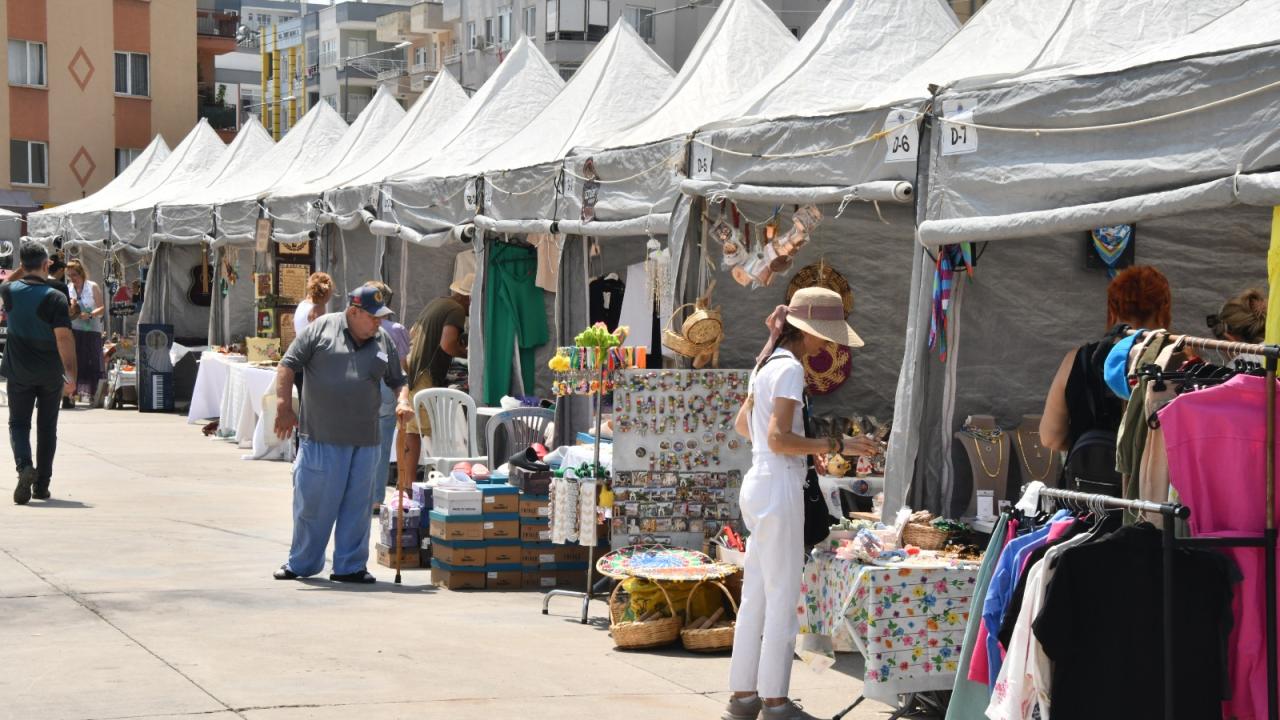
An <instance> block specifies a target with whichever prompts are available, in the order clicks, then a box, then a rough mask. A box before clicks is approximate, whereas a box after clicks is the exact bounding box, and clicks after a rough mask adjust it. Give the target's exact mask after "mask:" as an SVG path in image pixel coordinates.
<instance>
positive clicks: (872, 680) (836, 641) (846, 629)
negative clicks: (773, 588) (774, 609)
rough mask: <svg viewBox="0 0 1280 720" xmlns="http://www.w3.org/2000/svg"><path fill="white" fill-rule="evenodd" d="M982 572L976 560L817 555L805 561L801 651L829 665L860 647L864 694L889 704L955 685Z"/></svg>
mask: <svg viewBox="0 0 1280 720" xmlns="http://www.w3.org/2000/svg"><path fill="white" fill-rule="evenodd" d="M977 576H978V566H977V565H968V564H962V565H950V564H939V565H937V566H903V567H877V566H870V565H861V564H859V563H857V562H854V561H852V560H842V559H840V558H838V557H836V556H834V555H832V554H830V553H818V554H817V555H816V556H815V557H813V558H811V559H810V561H809V563H808V564H807V565H806V566H805V573H804V581H803V583H802V585H801V592H802V597H801V601H800V606H799V608H798V609H797V611H798V613H799V615H800V637H799V638H798V640H797V643H796V648H797V652H799V653H800V656H801V658H802V659H804V660H805V661H806V662H808V663H810V664H811V665H815V666H817V667H827V666H830V665H831V664H832V663H833V662H834V652H835V651H844V650H846V649H856V650H857V651H858V652H859V653H861V654H862V656H863V659H864V661H865V664H866V674H865V676H864V677H863V694H864V695H865V696H866V697H868V698H870V699H873V700H879V701H881V702H885V703H888V704H890V705H896V704H897V696H898V695H901V694H907V693H916V692H927V691H933V690H950V689H951V687H952V684H953V681H954V680H955V674H956V668H957V667H958V666H959V659H960V645H961V643H962V642H963V640H964V631H965V624H966V623H967V622H968V621H969V601H970V599H971V598H972V597H973V591H974V585H975V583H976V581H977ZM850 645H852V647H850Z"/></svg>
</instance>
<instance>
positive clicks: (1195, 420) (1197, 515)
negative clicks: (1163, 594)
mask: <svg viewBox="0 0 1280 720" xmlns="http://www.w3.org/2000/svg"><path fill="white" fill-rule="evenodd" d="M1273 391H1274V390H1273ZM1266 392H1267V381H1266V379H1265V378H1260V377H1253V376H1250V375H1238V376H1236V377H1234V378H1232V379H1231V380H1228V381H1227V382H1225V383H1223V384H1222V385H1219V386H1217V387H1214V388H1209V389H1206V390H1197V391H1195V392H1191V393H1187V394H1185V395H1182V396H1179V397H1178V398H1177V399H1176V400H1174V401H1173V402H1172V403H1170V404H1169V405H1168V406H1166V407H1165V408H1164V409H1163V410H1161V411H1160V427H1161V428H1162V429H1163V430H1164V438H1165V443H1166V445H1167V447H1168V454H1169V482H1170V484H1171V485H1172V486H1173V487H1174V488H1175V489H1177V491H1178V494H1179V497H1180V499H1181V501H1182V502H1183V503H1184V504H1186V505H1187V506H1188V507H1190V508H1191V519H1190V521H1189V522H1190V526H1191V531H1192V533H1193V534H1195V535H1212V536H1218V537H1241V536H1251V537H1256V536H1259V535H1261V534H1262V533H1263V531H1264V530H1265V529H1266V511H1265V507H1266V502H1264V498H1265V497H1266V426H1265V424H1264V423H1265V421H1266ZM1278 429H1280V428H1278ZM1277 499H1278V500H1280V496H1278V497H1277ZM1277 516H1280V503H1277ZM1226 552H1227V553H1228V554H1229V555H1230V556H1231V558H1232V559H1233V560H1235V561H1236V564H1237V565H1239V566H1240V571H1241V572H1242V573H1243V574H1244V581H1243V582H1242V583H1241V584H1240V585H1239V586H1238V587H1237V588H1236V593H1235V598H1234V601H1233V612H1234V613H1235V620H1236V622H1235V627H1234V628H1233V629H1232V632H1231V640H1230V648H1231V651H1230V658H1231V667H1230V673H1231V699H1230V700H1228V701H1227V702H1226V703H1224V712H1223V715H1224V717H1228V718H1235V719H1236V720H1264V719H1265V718H1266V717H1267V644H1266V631H1265V628H1266V615H1265V607H1266V600H1265V598H1266V595H1265V592H1266V575H1265V564H1264V560H1263V550H1262V548H1229V549H1227V550H1226ZM1178 622H1194V620H1193V619H1190V618H1183V619H1180V620H1178ZM1277 681H1278V682H1280V678H1278V679H1277Z"/></svg>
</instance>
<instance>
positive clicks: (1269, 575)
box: [1041, 330, 1280, 720]
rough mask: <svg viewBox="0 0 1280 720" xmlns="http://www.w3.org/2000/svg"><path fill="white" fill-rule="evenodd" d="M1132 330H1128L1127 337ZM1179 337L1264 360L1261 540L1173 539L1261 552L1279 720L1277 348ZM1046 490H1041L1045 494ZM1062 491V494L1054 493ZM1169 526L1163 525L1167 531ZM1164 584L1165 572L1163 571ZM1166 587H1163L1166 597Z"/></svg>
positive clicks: (1272, 698) (1168, 692) (1271, 715)
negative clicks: (1263, 452) (1264, 400)
mask: <svg viewBox="0 0 1280 720" xmlns="http://www.w3.org/2000/svg"><path fill="white" fill-rule="evenodd" d="M1134 332H1135V331H1132V330H1130V331H1129V334H1133V333H1134ZM1171 337H1180V340H1178V341H1177V342H1181V343H1182V344H1183V345H1184V346H1186V347H1190V348H1196V349H1200V350H1216V351H1220V352H1225V353H1232V354H1236V355H1239V354H1252V355H1260V356H1262V358H1263V369H1264V370H1265V377H1266V380H1267V394H1266V396H1267V399H1266V410H1265V413H1266V417H1265V423H1266V433H1267V436H1266V441H1265V446H1266V453H1267V456H1266V493H1265V495H1266V510H1265V511H1266V526H1265V528H1264V530H1263V534H1262V536H1261V537H1241V538H1216V537H1205V538H1183V539H1176V538H1175V543H1176V544H1177V545H1178V546H1180V547H1213V548H1224V547H1261V548H1262V550H1263V557H1264V563H1265V564H1266V569H1265V573H1266V574H1265V578H1266V608H1265V610H1266V632H1267V718H1268V720H1280V688H1278V687H1277V685H1278V684H1280V680H1278V678H1277V675H1278V674H1280V652H1278V651H1277V647H1276V645H1277V643H1276V631H1277V620H1276V539H1277V536H1278V534H1277V530H1276V509H1275V508H1276V502H1275V501H1276V367H1277V363H1278V362H1280V345H1263V344H1257V343H1242V342H1231V341H1226V340H1214V339H1210V338H1202V337H1194V336H1190V335H1183V336H1174V335H1172V334H1171ZM1045 492H1047V491H1042V493H1041V494H1045ZM1056 492H1063V491H1056ZM1170 524H1171V523H1167V522H1166V523H1165V526H1166V532H1168V529H1169V528H1168V526H1169V525H1170ZM1165 562H1166V564H1167V563H1169V562H1171V560H1170V559H1169V558H1166V560H1165ZM1165 575H1166V582H1167V579H1168V572H1167V570H1166V573H1165ZM1167 591H1168V587H1167V586H1166V595H1167ZM1165 603H1166V609H1165V623H1166V626H1165V636H1166V642H1169V641H1170V640H1171V639H1172V631H1171V629H1170V627H1169V622H1170V620H1169V618H1170V612H1169V607H1170V606H1171V605H1170V600H1169V598H1168V597H1166V598H1165ZM1168 648H1169V646H1168V645H1166V646H1165V664H1166V668H1165V671H1166V673H1168V672H1170V668H1169V666H1170V663H1171V660H1170V657H1171V653H1169V650H1168ZM1171 680H1172V676H1171V675H1168V676H1166V678H1165V717H1166V718H1172V717H1173V712H1172V710H1171V701H1172V692H1173V691H1172V687H1171Z"/></svg>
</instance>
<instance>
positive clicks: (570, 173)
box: [564, 146, 684, 185]
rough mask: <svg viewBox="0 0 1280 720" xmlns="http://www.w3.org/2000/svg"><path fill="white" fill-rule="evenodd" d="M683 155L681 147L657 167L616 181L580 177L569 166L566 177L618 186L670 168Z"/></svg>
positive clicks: (566, 168)
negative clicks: (661, 169) (655, 171)
mask: <svg viewBox="0 0 1280 720" xmlns="http://www.w3.org/2000/svg"><path fill="white" fill-rule="evenodd" d="M683 155H684V146H681V147H680V149H679V150H678V151H676V152H674V153H672V154H671V155H669V156H668V157H667V158H665V159H664V160H663V161H662V162H660V163H657V164H656V165H651V166H649V167H647V168H645V169H644V170H641V171H640V172H638V173H636V174H634V175H630V176H627V177H624V178H617V179H615V180H601V179H600V178H589V177H583V176H582V175H579V174H577V173H575V172H574V171H572V170H570V169H569V167H568V166H565V168H564V174H565V175H568V176H570V177H575V178H577V179H578V180H580V181H582V182H597V183H600V184H601V185H616V184H618V183H624V182H631V181H632V180H635V179H637V178H641V177H644V176H645V175H648V174H649V173H651V172H653V171H654V170H658V169H660V168H664V167H668V166H670V165H671V164H672V163H673V162H675V161H677V160H679V159H680V158H681V157H682V156H683ZM672 171H673V172H674V171H675V168H672Z"/></svg>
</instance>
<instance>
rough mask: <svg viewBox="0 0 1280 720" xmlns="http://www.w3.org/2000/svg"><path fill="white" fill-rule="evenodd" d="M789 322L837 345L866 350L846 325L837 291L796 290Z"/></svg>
mask: <svg viewBox="0 0 1280 720" xmlns="http://www.w3.org/2000/svg"><path fill="white" fill-rule="evenodd" d="M787 322H788V323H789V324H791V325H794V326H795V327H798V328H800V329H801V330H803V331H805V332H807V333H809V334H810V335H816V336H818V337H820V338H822V339H823V340H827V341H829V342H833V343H835V344H836V345H843V346H844V347H851V348H859V347H862V346H863V342H862V338H860V337H858V333H856V332H854V331H853V328H851V327H849V323H848V322H846V321H845V310H844V300H843V299H842V298H841V297H840V293H837V292H836V291H835V290H828V289H827V288H824V287H808V288H801V289H799V290H797V291H796V292H795V294H794V295H792V296H791V301H790V302H789V303H788V304H787Z"/></svg>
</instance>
